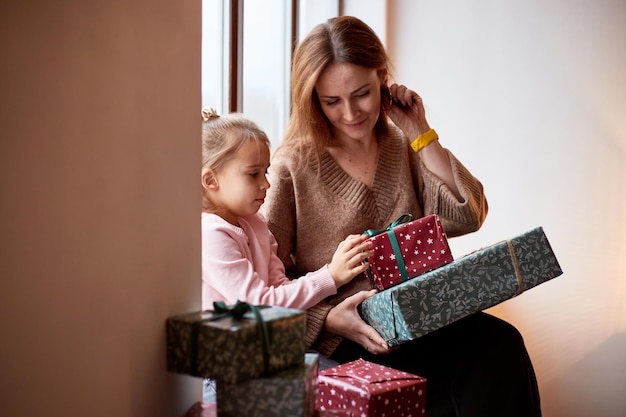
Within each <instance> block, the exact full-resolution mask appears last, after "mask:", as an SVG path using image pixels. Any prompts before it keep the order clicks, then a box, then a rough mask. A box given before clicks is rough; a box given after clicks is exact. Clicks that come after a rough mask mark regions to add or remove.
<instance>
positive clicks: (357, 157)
mask: <svg viewBox="0 0 626 417" xmlns="http://www.w3.org/2000/svg"><path fill="white" fill-rule="evenodd" d="M327 151H328V153H329V154H330V156H332V157H333V159H334V160H335V162H337V164H338V165H339V166H340V167H341V168H342V169H343V170H344V171H345V172H346V173H347V174H348V175H350V176H351V177H352V178H354V179H355V180H357V181H360V182H362V183H364V184H365V185H367V186H368V187H372V185H373V183H374V176H375V174H376V166H377V163H378V141H377V140H376V137H375V136H374V135H373V134H372V136H371V137H370V138H368V139H367V140H357V139H349V138H347V139H344V140H339V141H337V145H336V146H332V147H329V148H327Z"/></svg>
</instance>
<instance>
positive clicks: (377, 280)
mask: <svg viewBox="0 0 626 417" xmlns="http://www.w3.org/2000/svg"><path fill="white" fill-rule="evenodd" d="M411 219H412V216H411V215H410V214H404V215H402V216H400V217H399V218H398V219H397V220H396V221H395V222H393V223H392V224H390V225H389V226H388V227H387V228H386V229H385V230H367V231H366V232H365V233H367V234H368V235H370V236H371V237H370V240H371V241H372V242H373V243H374V246H373V250H374V254H373V255H372V256H370V257H369V259H368V261H369V263H370V267H369V268H368V270H367V271H366V275H367V277H368V278H369V280H370V284H371V285H372V288H378V289H379V290H381V291H382V290H384V289H386V288H389V287H393V286H394V285H398V284H400V283H401V282H404V281H407V280H409V279H411V278H415V277H417V276H419V275H421V274H423V273H425V272H428V271H432V270H433V269H436V268H439V267H440V266H443V265H445V264H448V263H450V262H452V261H453V260H454V259H453V258H452V252H450V247H449V246H448V239H447V238H446V234H445V232H444V230H443V227H441V222H440V221H439V217H437V215H435V214H431V215H429V216H426V217H422V218H420V219H417V220H414V221H410V220H411Z"/></svg>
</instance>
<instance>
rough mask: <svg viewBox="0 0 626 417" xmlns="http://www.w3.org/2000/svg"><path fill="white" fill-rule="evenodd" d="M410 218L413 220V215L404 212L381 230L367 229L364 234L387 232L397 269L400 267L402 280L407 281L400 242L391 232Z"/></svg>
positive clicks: (370, 235) (374, 234)
mask: <svg viewBox="0 0 626 417" xmlns="http://www.w3.org/2000/svg"><path fill="white" fill-rule="evenodd" d="M411 220H413V216H412V215H411V214H410V213H405V214H403V215H401V216H400V217H398V218H397V219H396V220H394V221H393V222H392V223H391V224H390V225H389V226H387V227H386V228H384V229H382V230H376V229H368V230H366V231H365V234H366V235H368V236H369V237H374V236H376V235H379V234H381V233H385V232H386V233H387V236H388V237H389V242H391V248H392V249H393V253H394V255H396V263H397V264H398V269H400V275H402V281H408V279H409V274H407V272H406V265H405V264H404V258H403V257H402V252H401V251H400V244H399V243H398V239H397V238H396V234H395V233H394V232H393V229H394V228H396V227H398V226H400V225H401V224H404V223H408V222H410V221H411Z"/></svg>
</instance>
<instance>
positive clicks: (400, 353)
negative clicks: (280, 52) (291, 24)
mask: <svg viewBox="0 0 626 417" xmlns="http://www.w3.org/2000/svg"><path fill="white" fill-rule="evenodd" d="M389 79H390V74H389V62H388V58H387V55H386V53H385V50H384V47H383V45H382V43H381V42H380V40H379V39H378V37H377V36H376V34H375V33H374V32H373V31H372V30H371V28H370V27H368V26H367V25H366V24H365V23H363V22H362V21H360V20H358V19H356V18H354V17H349V16H344V17H338V18H334V19H330V20H329V21H328V22H327V23H325V24H321V25H318V26H317V27H315V28H314V29H313V30H312V31H311V32H310V33H309V34H308V35H307V37H306V38H305V39H304V40H303V41H302V42H301V43H300V45H299V46H298V47H297V49H296V51H295V54H294V59H293V66H292V80H291V88H292V115H291V119H290V123H289V128H288V130H287V133H286V136H285V139H284V142H283V143H282V144H281V146H280V148H279V149H278V150H277V151H276V153H275V155H274V157H273V159H272V166H271V168H270V182H271V184H272V188H270V189H269V191H268V195H267V199H266V204H265V205H264V207H263V208H262V210H263V211H264V212H265V214H266V216H267V219H268V223H269V226H270V229H271V231H272V233H273V234H274V236H275V237H276V240H277V241H278V255H279V257H280V258H281V259H282V260H283V262H284V263H285V265H286V267H287V269H288V271H290V274H291V275H293V276H297V275H302V272H304V271H309V270H315V269H317V268H319V267H320V266H321V265H323V262H325V260H327V259H330V258H331V256H332V251H333V248H334V247H336V245H337V243H338V242H339V241H341V239H342V236H346V235H348V234H354V233H359V232H362V231H364V230H367V229H372V228H373V229H381V228H384V227H385V226H387V225H388V224H390V223H391V222H392V221H393V220H395V219H396V218H397V217H399V216H400V215H401V214H403V213H411V214H412V215H413V217H414V218H419V217H422V216H425V215H428V214H437V215H438V216H439V218H440V220H441V222H442V225H443V227H444V229H445V231H446V234H447V235H448V236H457V235H462V234H465V233H470V232H473V231H475V230H477V229H478V228H480V226H481V225H482V223H483V221H484V219H485V216H486V215H487V202H486V199H485V196H484V192H483V187H482V185H481V183H480V182H479V181H478V180H477V179H476V178H474V177H473V176H472V174H471V173H470V172H469V171H468V170H467V169H466V168H465V167H464V166H463V165H462V164H461V163H460V162H459V161H458V160H457V159H456V158H455V157H454V155H453V154H452V153H450V152H449V151H448V150H446V149H445V148H443V147H442V145H441V144H440V143H439V140H438V137H437V135H436V133H435V132H434V130H432V129H431V128H430V126H429V124H428V121H427V120H426V116H425V111H424V106H423V104H422V100H421V98H420V97H419V96H418V94H417V93H415V92H414V91H412V90H410V89H408V88H406V87H405V86H403V85H398V84H392V85H389V86H388V83H389ZM368 289H369V284H368V282H367V279H366V278H365V277H364V276H360V277H357V278H355V279H354V280H353V281H351V283H350V284H348V285H345V286H344V287H342V288H341V290H340V291H339V292H338V294H337V295H336V296H333V297H331V298H329V299H327V301H325V302H322V303H320V304H318V305H316V306H315V307H313V308H311V309H309V310H307V345H308V346H310V347H312V348H313V349H316V350H318V351H319V352H320V353H322V354H323V355H326V356H328V357H329V358H330V359H333V360H335V361H337V362H340V363H345V362H348V361H351V360H354V359H357V358H359V357H362V358H364V359H366V360H369V361H372V362H377V363H380V364H383V365H387V366H391V367H394V368H397V369H401V370H403V371H406V372H411V373H414V374H418V375H421V376H423V377H426V378H427V380H428V385H427V390H426V391H427V400H426V404H427V415H429V416H464V417H466V416H480V417H488V416H497V417H502V416H507V417H510V416H524V417H529V416H539V415H541V411H540V406H539V395H538V390H537V383H536V378H535V375H534V371H533V367H532V364H531V362H530V359H529V357H528V353H527V351H526V348H525V346H524V343H523V340H522V337H521V335H520V334H519V332H518V331H517V330H516V329H515V328H513V327H512V326H511V325H509V324H507V323H505V322H504V321H502V320H499V319H497V318H495V317H493V316H490V315H487V314H485V313H479V314H475V315H472V316H470V317H468V318H465V319H462V320H460V321H457V322H456V323H453V324H451V325H449V326H446V327H444V328H443V329H440V330H438V331H435V332H433V333H430V334H428V335H426V336H424V337H422V338H419V339H417V340H414V341H412V342H410V343H407V344H403V345H400V346H397V347H394V348H393V349H389V348H388V347H387V345H386V343H385V341H384V339H382V338H381V337H380V336H379V335H378V334H377V333H376V331H375V330H374V329H373V328H372V327H370V326H369V325H367V324H366V323H365V322H363V320H362V319H361V318H360V316H359V314H358V309H357V307H358V305H359V304H360V303H361V302H362V301H363V300H364V299H366V298H367V297H370V296H372V295H373V294H375V291H373V290H368Z"/></svg>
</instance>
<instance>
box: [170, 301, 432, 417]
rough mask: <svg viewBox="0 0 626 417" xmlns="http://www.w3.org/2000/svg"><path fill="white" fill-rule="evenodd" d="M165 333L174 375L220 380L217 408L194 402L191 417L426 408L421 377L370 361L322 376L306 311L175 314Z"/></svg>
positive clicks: (325, 416)
mask: <svg viewBox="0 0 626 417" xmlns="http://www.w3.org/2000/svg"><path fill="white" fill-rule="evenodd" d="M242 306H243V307H242ZM247 309H253V310H255V311H254V312H253V311H247V312H245V311H246V310H247ZM236 310H239V313H236V312H235V311H236ZM166 331H167V369H168V371H170V372H177V373H182V374H186V375H192V376H196V377H201V378H211V379H214V380H215V381H216V403H215V404H201V403H198V404H195V405H194V406H193V407H192V408H191V409H190V411H189V413H188V416H189V417H191V416H193V417H213V416H215V415H217V416H219V417H235V416H237V417H241V416H249V417H270V416H272V417H279V416H280V417H314V416H315V417H330V416H343V417H349V416H352V415H354V416H364V415H365V416H367V415H378V414H379V412H383V411H384V410H386V409H387V408H389V404H393V406H394V410H395V411H394V412H395V413H398V414H397V415H398V416H400V415H408V414H402V413H404V412H407V411H411V410H413V411H414V410H416V409H420V407H421V410H423V409H424V403H425V394H424V392H425V383H426V382H425V380H424V379H423V378H420V377H418V376H415V375H411V374H407V373H404V372H400V371H397V370H395V369H391V368H387V367H383V366H379V365H374V364H372V363H370V362H367V361H363V360H358V361H355V362H351V363H348V364H344V365H340V366H336V367H334V368H330V369H327V370H323V371H321V372H318V361H319V357H318V355H317V354H315V353H306V352H305V345H304V340H305V337H304V336H305V335H304V332H305V313H304V312H303V311H300V310H294V309H288V308H282V307H267V308H263V307H258V306H248V305H247V304H245V303H238V304H237V305H236V306H232V307H227V308H226V309H224V308H221V309H220V311H217V310H212V311H201V312H195V313H189V314H182V315H178V316H174V317H170V318H168V319H167V323H166ZM318 378H319V380H318ZM387 415H390V416H391V415H396V414H387Z"/></svg>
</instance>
